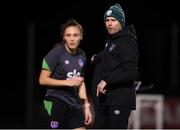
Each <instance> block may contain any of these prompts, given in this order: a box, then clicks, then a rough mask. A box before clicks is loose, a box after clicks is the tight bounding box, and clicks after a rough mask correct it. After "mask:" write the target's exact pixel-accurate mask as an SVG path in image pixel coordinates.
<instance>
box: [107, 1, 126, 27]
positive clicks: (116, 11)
mask: <svg viewBox="0 0 180 130" xmlns="http://www.w3.org/2000/svg"><path fill="white" fill-rule="evenodd" d="M107 17H114V18H116V19H117V20H118V21H119V22H120V24H121V26H122V27H124V25H125V14H124V11H123V9H122V8H121V5H120V4H115V5H113V6H111V7H110V8H109V9H108V10H107V11H106V12H105V14H104V21H106V18H107Z"/></svg>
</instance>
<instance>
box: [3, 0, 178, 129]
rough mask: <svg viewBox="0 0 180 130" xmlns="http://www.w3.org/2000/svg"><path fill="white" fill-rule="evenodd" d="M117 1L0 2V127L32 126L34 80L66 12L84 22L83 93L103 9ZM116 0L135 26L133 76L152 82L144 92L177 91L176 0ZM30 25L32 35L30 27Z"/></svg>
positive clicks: (101, 35)
mask: <svg viewBox="0 0 180 130" xmlns="http://www.w3.org/2000/svg"><path fill="white" fill-rule="evenodd" d="M61 2H62V3H61ZM116 2H117V0H99V1H98V0H96V1H93V0H92V1H90V0H89V1H70V0H66V1H59V2H56V3H55V2H52V1H51V2H50V1H41V2H32V1H24V2H17V1H15V2H9V3H8V2H7V3H3V4H2V5H1V6H4V9H1V13H2V15H1V16H0V17H1V28H2V29H1V35H2V34H3V36H2V39H1V65H2V67H1V72H2V73H1V74H2V75H1V81H2V82H1V115H0V128H26V127H31V128H33V127H35V125H34V122H35V121H36V114H37V113H36V112H37V111H38V110H37V109H38V107H39V105H40V103H41V101H42V99H43V96H44V92H45V89H44V88H42V87H40V86H39V84H38V76H39V73H40V70H41V63H42V58H43V56H44V55H45V54H47V52H48V51H49V50H50V49H51V48H52V47H53V45H54V44H55V43H56V42H57V41H58V40H59V32H60V25H61V24H62V23H64V22H65V21H66V20H68V19H69V18H75V19H76V20H77V21H79V22H80V23H81V24H82V25H83V27H84V32H85V33H84V39H83V40H82V43H81V45H80V47H81V48H82V49H83V50H84V51H85V52H86V55H87V60H88V64H87V69H86V85H87V90H88V94H89V95H90V94H91V79H92V75H93V69H94V66H93V65H91V64H90V58H91V56H92V55H93V54H94V53H97V52H98V51H100V50H101V49H102V48H103V47H104V44H105V35H106V34H105V26H104V23H103V16H104V12H105V11H106V10H107V9H108V8H109V6H110V5H113V4H115V3H116ZM118 2H119V3H120V4H121V6H122V8H123V10H124V12H125V16H126V24H127V25H130V24H133V25H134V26H135V29H136V33H137V37H138V45H139V51H140V59H139V70H140V73H139V77H138V78H139V80H141V81H142V83H143V84H142V85H143V86H142V87H145V86H148V85H151V84H153V85H154V87H153V88H152V89H151V90H146V91H144V92H143V93H157V94H163V95H165V96H167V97H168V96H178V95H179V90H180V88H179V72H180V70H179V67H178V66H179V48H180V47H179V45H178V43H179V26H180V21H179V18H180V15H179V6H178V4H177V2H173V1H169V2H165V1H162V2H160V1H159V2H157V0H156V1H155V0H148V1H145V0H144V1H141V2H140V1H132V0H122V1H121V0H119V1H118ZM28 27H29V28H30V29H29V28H28ZM32 28H33V29H34V30H33V31H34V33H33V36H32V37H33V40H32V39H31V40H32V41H31V40H30V38H29V33H30V31H31V29H32ZM32 37H31V38H32ZM31 87H32V88H31ZM29 102H30V103H29ZM29 104H30V105H29ZM27 106H28V108H27ZM29 107H30V108H29ZM28 111H29V112H30V113H33V114H31V115H30V114H29V113H28ZM32 120H33V121H32Z"/></svg>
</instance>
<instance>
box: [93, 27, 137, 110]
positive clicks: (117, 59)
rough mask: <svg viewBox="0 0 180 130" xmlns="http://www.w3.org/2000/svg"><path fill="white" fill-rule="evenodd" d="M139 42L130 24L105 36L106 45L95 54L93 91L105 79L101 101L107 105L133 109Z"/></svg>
mask: <svg viewBox="0 0 180 130" xmlns="http://www.w3.org/2000/svg"><path fill="white" fill-rule="evenodd" d="M138 56H139V53H138V46H137V38H136V33H135V30H134V27H133V25H131V26H125V27H124V28H123V29H122V30H121V31H120V32H118V33H117V34H115V35H112V36H110V37H108V39H107V43H106V47H105V48H104V50H103V51H101V52H100V53H98V54H97V55H96V56H95V61H94V62H95V64H96V68H95V72H94V77H93V83H92V85H93V88H94V90H93V91H96V87H97V85H98V83H99V82H100V81H101V80H104V81H106V83H107V86H106V88H105V89H106V90H107V91H106V94H105V95H100V102H104V103H105V104H106V105H112V106H117V105H119V106H122V107H130V108H132V109H135V107H136V105H135V104H136V102H135V101H136V98H135V95H136V94H135V88H134V86H133V84H134V80H135V79H136V78H137V66H138Z"/></svg>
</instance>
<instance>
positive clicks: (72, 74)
mask: <svg viewBox="0 0 180 130" xmlns="http://www.w3.org/2000/svg"><path fill="white" fill-rule="evenodd" d="M79 76H80V72H77V70H76V69H74V70H73V72H68V73H67V78H68V79H70V78H72V77H79Z"/></svg>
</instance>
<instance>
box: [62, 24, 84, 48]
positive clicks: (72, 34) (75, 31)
mask: <svg viewBox="0 0 180 130" xmlns="http://www.w3.org/2000/svg"><path fill="white" fill-rule="evenodd" d="M81 39H82V34H81V31H80V29H79V28H78V27H77V26H69V27H67V28H66V29H65V30H64V36H63V40H64V41H65V45H66V47H67V49H68V50H69V51H74V50H76V49H77V47H78V46H79V44H80V41H81Z"/></svg>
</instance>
